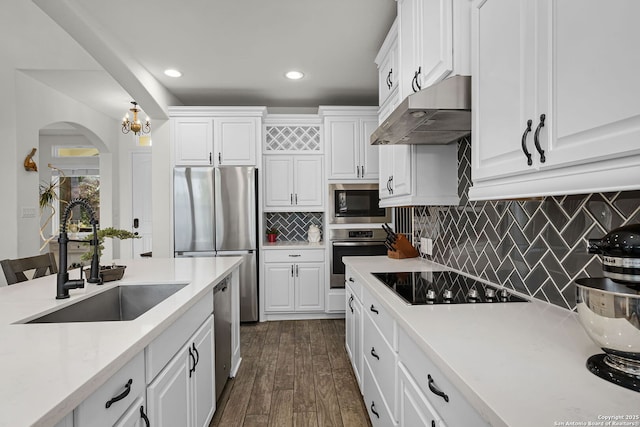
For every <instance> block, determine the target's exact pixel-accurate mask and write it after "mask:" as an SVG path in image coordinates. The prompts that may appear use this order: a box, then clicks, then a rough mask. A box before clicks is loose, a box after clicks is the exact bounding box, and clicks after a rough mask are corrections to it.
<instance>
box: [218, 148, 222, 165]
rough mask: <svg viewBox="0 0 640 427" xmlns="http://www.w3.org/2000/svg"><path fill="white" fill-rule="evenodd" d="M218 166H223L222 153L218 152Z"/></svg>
mask: <svg viewBox="0 0 640 427" xmlns="http://www.w3.org/2000/svg"><path fill="white" fill-rule="evenodd" d="M218 164H220V165H221V164H222V153H221V152H219V151H218Z"/></svg>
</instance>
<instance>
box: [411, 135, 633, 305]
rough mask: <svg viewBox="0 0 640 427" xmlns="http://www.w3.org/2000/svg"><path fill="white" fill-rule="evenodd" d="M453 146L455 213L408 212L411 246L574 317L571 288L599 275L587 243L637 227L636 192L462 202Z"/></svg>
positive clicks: (462, 175)
mask: <svg viewBox="0 0 640 427" xmlns="http://www.w3.org/2000/svg"><path fill="white" fill-rule="evenodd" d="M458 144H459V146H458V179H459V184H458V191H459V194H460V205H459V206H446V207H442V206H437V207H434V206H416V207H413V208H412V210H413V212H412V214H413V234H414V237H415V239H416V240H415V241H416V242H419V241H420V237H430V238H432V239H434V252H433V257H431V258H432V259H433V260H434V261H436V262H438V263H441V264H445V265H448V266H450V267H452V268H455V269H458V270H461V271H464V272H467V273H469V274H471V275H474V276H477V277H480V278H483V279H486V280H489V281H490V282H493V283H497V284H500V285H504V286H506V287H509V288H512V289H515V290H517V291H520V292H523V293H525V294H528V295H531V296H533V297H535V298H539V299H541V300H544V301H548V302H550V303H552V304H556V305H559V306H561V307H564V308H568V309H574V308H575V294H576V288H575V284H574V280H575V279H577V278H580V277H594V276H601V275H602V268H601V260H600V258H599V256H597V255H590V254H588V253H587V239H589V238H600V237H602V236H604V235H605V234H606V233H607V232H608V231H610V230H611V229H613V228H616V227H619V226H621V225H625V224H632V223H637V222H640V191H626V192H614V193H595V194H582V195H571V196H554V197H544V198H542V199H540V200H527V201H482V202H473V201H469V199H468V196H467V195H468V190H469V186H470V177H471V166H470V159H471V146H470V144H469V141H468V140H461V141H460V142H459V143H458Z"/></svg>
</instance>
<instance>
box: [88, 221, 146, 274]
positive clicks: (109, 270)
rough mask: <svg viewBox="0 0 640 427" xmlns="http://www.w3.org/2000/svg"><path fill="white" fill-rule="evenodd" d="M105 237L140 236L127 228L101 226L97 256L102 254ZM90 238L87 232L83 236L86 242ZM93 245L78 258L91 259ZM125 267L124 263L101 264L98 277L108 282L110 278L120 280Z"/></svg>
mask: <svg viewBox="0 0 640 427" xmlns="http://www.w3.org/2000/svg"><path fill="white" fill-rule="evenodd" d="M105 238H111V239H120V240H125V239H139V238H140V236H138V235H136V234H134V233H132V232H130V231H127V230H122V229H119V228H113V227H107V228H103V229H100V230H98V243H99V244H98V258H99V257H100V256H101V255H102V250H103V249H104V239H105ZM91 239H93V235H92V234H89V235H88V236H86V237H85V238H84V240H85V241H86V242H91ZM93 250H94V248H93V246H91V249H90V250H89V251H88V252H85V253H84V254H83V255H82V256H81V257H80V259H81V260H82V261H91V257H92V255H93ZM125 268H127V267H126V266H125V265H115V264H114V265H110V266H105V265H101V266H100V273H99V274H100V277H101V278H102V281H103V282H110V281H112V280H120V279H122V276H123V275H124V269H125Z"/></svg>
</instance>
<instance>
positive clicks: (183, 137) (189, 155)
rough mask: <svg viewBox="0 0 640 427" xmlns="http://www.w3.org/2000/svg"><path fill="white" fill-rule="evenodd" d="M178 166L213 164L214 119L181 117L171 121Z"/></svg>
mask: <svg viewBox="0 0 640 427" xmlns="http://www.w3.org/2000/svg"><path fill="white" fill-rule="evenodd" d="M171 130H172V135H173V143H174V148H175V156H176V158H175V163H176V165H193V166H200V165H212V164H213V119H212V118H211V117H180V118H176V119H171Z"/></svg>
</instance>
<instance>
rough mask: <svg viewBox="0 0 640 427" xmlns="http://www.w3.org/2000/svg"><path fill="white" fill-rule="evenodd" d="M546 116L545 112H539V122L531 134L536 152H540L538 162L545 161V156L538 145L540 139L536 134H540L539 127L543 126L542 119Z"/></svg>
mask: <svg viewBox="0 0 640 427" xmlns="http://www.w3.org/2000/svg"><path fill="white" fill-rule="evenodd" d="M546 118H547V116H546V115H545V114H540V123H539V124H538V127H537V128H536V131H535V132H534V134H533V143H534V144H535V146H536V150H538V153H540V163H544V162H546V161H547V158H546V157H545V155H544V150H543V149H542V148H541V147H540V139H539V138H538V135H540V129H542V128H543V127H544V120H545V119H546Z"/></svg>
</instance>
